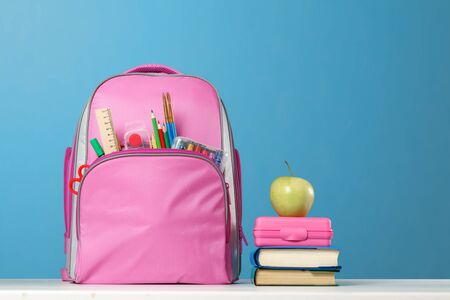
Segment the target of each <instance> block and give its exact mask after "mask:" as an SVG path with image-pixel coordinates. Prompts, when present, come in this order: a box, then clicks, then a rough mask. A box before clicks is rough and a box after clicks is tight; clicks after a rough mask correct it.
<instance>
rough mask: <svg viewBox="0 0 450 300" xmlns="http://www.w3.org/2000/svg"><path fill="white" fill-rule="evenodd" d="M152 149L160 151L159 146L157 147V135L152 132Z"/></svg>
mask: <svg viewBox="0 0 450 300" xmlns="http://www.w3.org/2000/svg"><path fill="white" fill-rule="evenodd" d="M152 148H153V149H158V146H157V145H156V138H155V133H153V132H152Z"/></svg>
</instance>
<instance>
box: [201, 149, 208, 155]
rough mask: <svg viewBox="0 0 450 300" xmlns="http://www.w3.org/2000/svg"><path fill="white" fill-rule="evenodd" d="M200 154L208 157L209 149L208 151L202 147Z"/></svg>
mask: <svg viewBox="0 0 450 300" xmlns="http://www.w3.org/2000/svg"><path fill="white" fill-rule="evenodd" d="M202 155H203V156H205V157H208V155H209V151H208V150H207V149H206V148H205V149H203V150H202Z"/></svg>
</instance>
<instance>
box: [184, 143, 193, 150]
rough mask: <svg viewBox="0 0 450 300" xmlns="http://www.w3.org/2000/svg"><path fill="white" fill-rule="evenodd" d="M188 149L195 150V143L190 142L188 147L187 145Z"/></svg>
mask: <svg viewBox="0 0 450 300" xmlns="http://www.w3.org/2000/svg"><path fill="white" fill-rule="evenodd" d="M186 150H189V151H194V144H192V143H189V144H188V145H187V147H186Z"/></svg>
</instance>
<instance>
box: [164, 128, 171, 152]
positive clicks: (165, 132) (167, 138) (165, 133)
mask: <svg viewBox="0 0 450 300" xmlns="http://www.w3.org/2000/svg"><path fill="white" fill-rule="evenodd" d="M162 130H163V134H164V143H165V144H166V148H171V146H172V144H170V142H169V135H168V134H167V128H166V124H164V123H163V124H162Z"/></svg>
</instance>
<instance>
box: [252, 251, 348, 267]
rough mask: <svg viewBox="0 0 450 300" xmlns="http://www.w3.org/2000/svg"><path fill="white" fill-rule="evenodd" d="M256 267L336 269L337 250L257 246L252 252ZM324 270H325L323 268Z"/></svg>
mask: <svg viewBox="0 0 450 300" xmlns="http://www.w3.org/2000/svg"><path fill="white" fill-rule="evenodd" d="M251 257H252V259H253V261H252V262H253V264H254V265H255V266H256V267H258V268H260V267H261V268H277V269H278V268H288V269H299V268H303V269H318V270H320V269H328V270H330V271H332V270H334V271H338V270H339V269H340V266H339V265H338V257H339V250H336V249H322V248H259V249H257V250H256V251H255V252H254V253H253V254H252V256H251ZM324 271H325V270H324Z"/></svg>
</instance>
